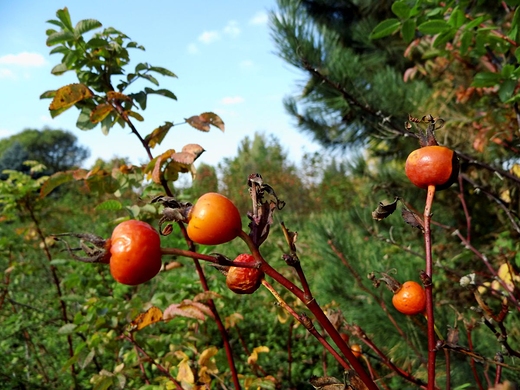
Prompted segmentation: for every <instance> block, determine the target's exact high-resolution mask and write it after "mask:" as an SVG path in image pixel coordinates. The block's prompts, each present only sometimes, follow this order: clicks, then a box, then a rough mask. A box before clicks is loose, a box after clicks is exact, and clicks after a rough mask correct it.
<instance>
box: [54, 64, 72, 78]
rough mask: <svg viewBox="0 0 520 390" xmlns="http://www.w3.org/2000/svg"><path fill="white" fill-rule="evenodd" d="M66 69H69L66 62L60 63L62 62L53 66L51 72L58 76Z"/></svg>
mask: <svg viewBox="0 0 520 390" xmlns="http://www.w3.org/2000/svg"><path fill="white" fill-rule="evenodd" d="M68 70H70V69H69V68H68V67H67V64H63V63H62V64H58V65H56V66H54V67H53V68H52V69H51V73H52V74H53V75H55V76H59V75H62V74H63V73H65V72H67V71H68Z"/></svg>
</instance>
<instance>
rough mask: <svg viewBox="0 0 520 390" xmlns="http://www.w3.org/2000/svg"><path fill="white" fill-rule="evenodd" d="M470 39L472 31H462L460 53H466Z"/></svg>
mask: <svg viewBox="0 0 520 390" xmlns="http://www.w3.org/2000/svg"><path fill="white" fill-rule="evenodd" d="M472 41H473V31H464V32H463V33H462V35H461V37H460V54H462V55H463V56H464V55H466V54H467V53H468V50H469V48H470V46H471V43H472Z"/></svg>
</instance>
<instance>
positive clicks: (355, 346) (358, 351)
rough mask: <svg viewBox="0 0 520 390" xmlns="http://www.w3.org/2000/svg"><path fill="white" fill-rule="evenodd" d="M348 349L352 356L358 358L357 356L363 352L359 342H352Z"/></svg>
mask: <svg viewBox="0 0 520 390" xmlns="http://www.w3.org/2000/svg"><path fill="white" fill-rule="evenodd" d="M350 350H351V351H352V353H353V354H354V356H355V357H356V358H358V359H359V357H360V356H361V355H362V354H363V352H362V350H361V345H359V344H352V345H351V346H350Z"/></svg>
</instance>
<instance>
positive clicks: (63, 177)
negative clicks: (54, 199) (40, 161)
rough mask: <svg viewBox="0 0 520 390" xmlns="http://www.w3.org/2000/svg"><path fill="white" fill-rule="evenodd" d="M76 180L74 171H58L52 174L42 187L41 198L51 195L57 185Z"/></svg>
mask: <svg viewBox="0 0 520 390" xmlns="http://www.w3.org/2000/svg"><path fill="white" fill-rule="evenodd" d="M72 180H74V176H73V174H72V172H56V173H55V174H54V175H52V176H50V177H49V178H48V179H47V180H46V181H45V183H43V185H42V188H41V189H40V198H44V197H46V196H47V195H49V194H50V193H51V192H52V190H54V189H55V188H56V187H58V186H60V185H62V184H65V183H68V182H69V181H72Z"/></svg>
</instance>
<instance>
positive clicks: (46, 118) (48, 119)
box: [40, 115, 56, 125]
mask: <svg viewBox="0 0 520 390" xmlns="http://www.w3.org/2000/svg"><path fill="white" fill-rule="evenodd" d="M40 122H42V123H43V124H46V125H48V124H51V123H52V124H56V120H54V119H52V117H51V116H50V115H41V116H40Z"/></svg>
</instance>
